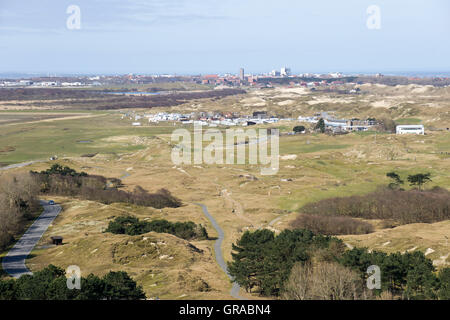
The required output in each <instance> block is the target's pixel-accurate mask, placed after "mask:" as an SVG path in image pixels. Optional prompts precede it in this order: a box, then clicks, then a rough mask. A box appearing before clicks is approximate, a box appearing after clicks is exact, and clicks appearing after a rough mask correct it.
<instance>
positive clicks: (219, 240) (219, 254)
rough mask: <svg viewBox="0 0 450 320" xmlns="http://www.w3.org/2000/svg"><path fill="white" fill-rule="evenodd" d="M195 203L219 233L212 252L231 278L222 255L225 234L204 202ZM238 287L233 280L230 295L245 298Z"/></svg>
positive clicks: (240, 298)
mask: <svg viewBox="0 0 450 320" xmlns="http://www.w3.org/2000/svg"><path fill="white" fill-rule="evenodd" d="M195 204H196V205H198V206H200V207H201V208H202V210H203V213H204V214H205V216H206V217H207V218H208V220H209V221H211V224H212V225H213V227H214V229H216V231H217V233H218V234H219V236H218V238H217V240H216V242H215V243H214V252H215V253H216V261H217V263H218V264H219V266H220V268H221V269H222V270H223V272H225V273H226V274H227V276H228V278H230V280H233V279H232V278H231V275H230V274H229V273H228V269H227V264H226V263H225V260H224V259H223V255H222V242H223V239H224V237H225V234H224V232H223V230H222V228H221V227H220V226H219V224H218V223H217V221H216V220H215V219H214V217H213V216H212V215H211V214H210V213H209V211H208V208H207V207H206V206H205V205H204V204H201V203H195ZM240 289H241V287H240V286H239V285H238V284H237V283H236V282H233V287H232V288H231V293H230V294H231V296H232V297H233V298H236V299H239V300H247V299H246V298H244V297H241V296H240V295H239V290H240Z"/></svg>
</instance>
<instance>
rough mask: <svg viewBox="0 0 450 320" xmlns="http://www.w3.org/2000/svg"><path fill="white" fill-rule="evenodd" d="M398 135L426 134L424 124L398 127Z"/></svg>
mask: <svg viewBox="0 0 450 320" xmlns="http://www.w3.org/2000/svg"><path fill="white" fill-rule="evenodd" d="M395 131H396V133H397V134H408V133H410V134H425V128H424V126H423V125H422V124H407V125H400V126H397V127H396V130H395Z"/></svg>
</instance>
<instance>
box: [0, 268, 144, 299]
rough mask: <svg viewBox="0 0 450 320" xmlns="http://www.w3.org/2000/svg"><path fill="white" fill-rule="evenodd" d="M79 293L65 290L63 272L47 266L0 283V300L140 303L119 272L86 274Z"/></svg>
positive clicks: (130, 282)
mask: <svg viewBox="0 0 450 320" xmlns="http://www.w3.org/2000/svg"><path fill="white" fill-rule="evenodd" d="M80 284H81V288H80V289H72V290H70V289H68V287H67V278H66V273H65V271H64V270H63V269H61V268H59V267H55V266H54V265H49V266H47V267H46V268H44V269H42V270H40V271H37V272H35V273H34V274H32V275H23V276H21V277H20V278H19V279H17V280H15V279H0V300H140V299H145V298H146V296H145V293H144V291H143V290H142V287H140V286H138V285H137V284H136V282H135V281H134V280H133V279H132V278H130V276H129V275H128V274H127V273H126V272H123V271H118V272H113V271H110V272H109V273H107V274H106V275H105V276H103V277H102V278H100V277H98V276H96V275H94V274H90V275H88V276H87V277H82V278H81V283H80Z"/></svg>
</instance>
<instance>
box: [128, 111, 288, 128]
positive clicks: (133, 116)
mask: <svg viewBox="0 0 450 320" xmlns="http://www.w3.org/2000/svg"><path fill="white" fill-rule="evenodd" d="M121 118H122V119H130V120H132V121H133V122H132V125H133V126H141V125H142V124H143V123H145V122H148V123H149V124H157V123H160V122H172V123H174V125H176V123H178V124H182V125H184V124H197V125H204V126H209V127H217V126H251V125H256V124H269V123H277V122H279V121H280V120H289V121H292V120H293V119H280V118H277V117H274V116H269V115H268V114H267V113H266V112H265V111H257V112H253V114H252V115H245V116H241V115H239V114H238V113H235V112H233V113H232V112H227V113H222V112H191V113H188V114H182V113H168V112H159V113H155V114H142V115H141V114H137V113H134V112H131V113H124V114H122V116H121Z"/></svg>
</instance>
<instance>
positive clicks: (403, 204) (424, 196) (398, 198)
mask: <svg viewBox="0 0 450 320" xmlns="http://www.w3.org/2000/svg"><path fill="white" fill-rule="evenodd" d="M299 211H300V212H301V213H302V214H312V215H325V216H335V217H339V216H347V217H352V218H362V219H382V220H394V221H396V222H397V223H400V224H408V223H433V222H438V221H443V220H448V219H450V192H449V191H447V190H445V189H442V188H439V187H435V188H433V189H431V190H425V191H419V190H406V191H405V190H397V189H395V190H392V189H388V188H384V189H379V190H377V191H375V192H372V193H369V194H366V195H362V196H350V197H336V198H328V199H324V200H320V201H317V202H313V203H309V204H306V205H305V206H303V207H302V208H301V209H300V210H299Z"/></svg>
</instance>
